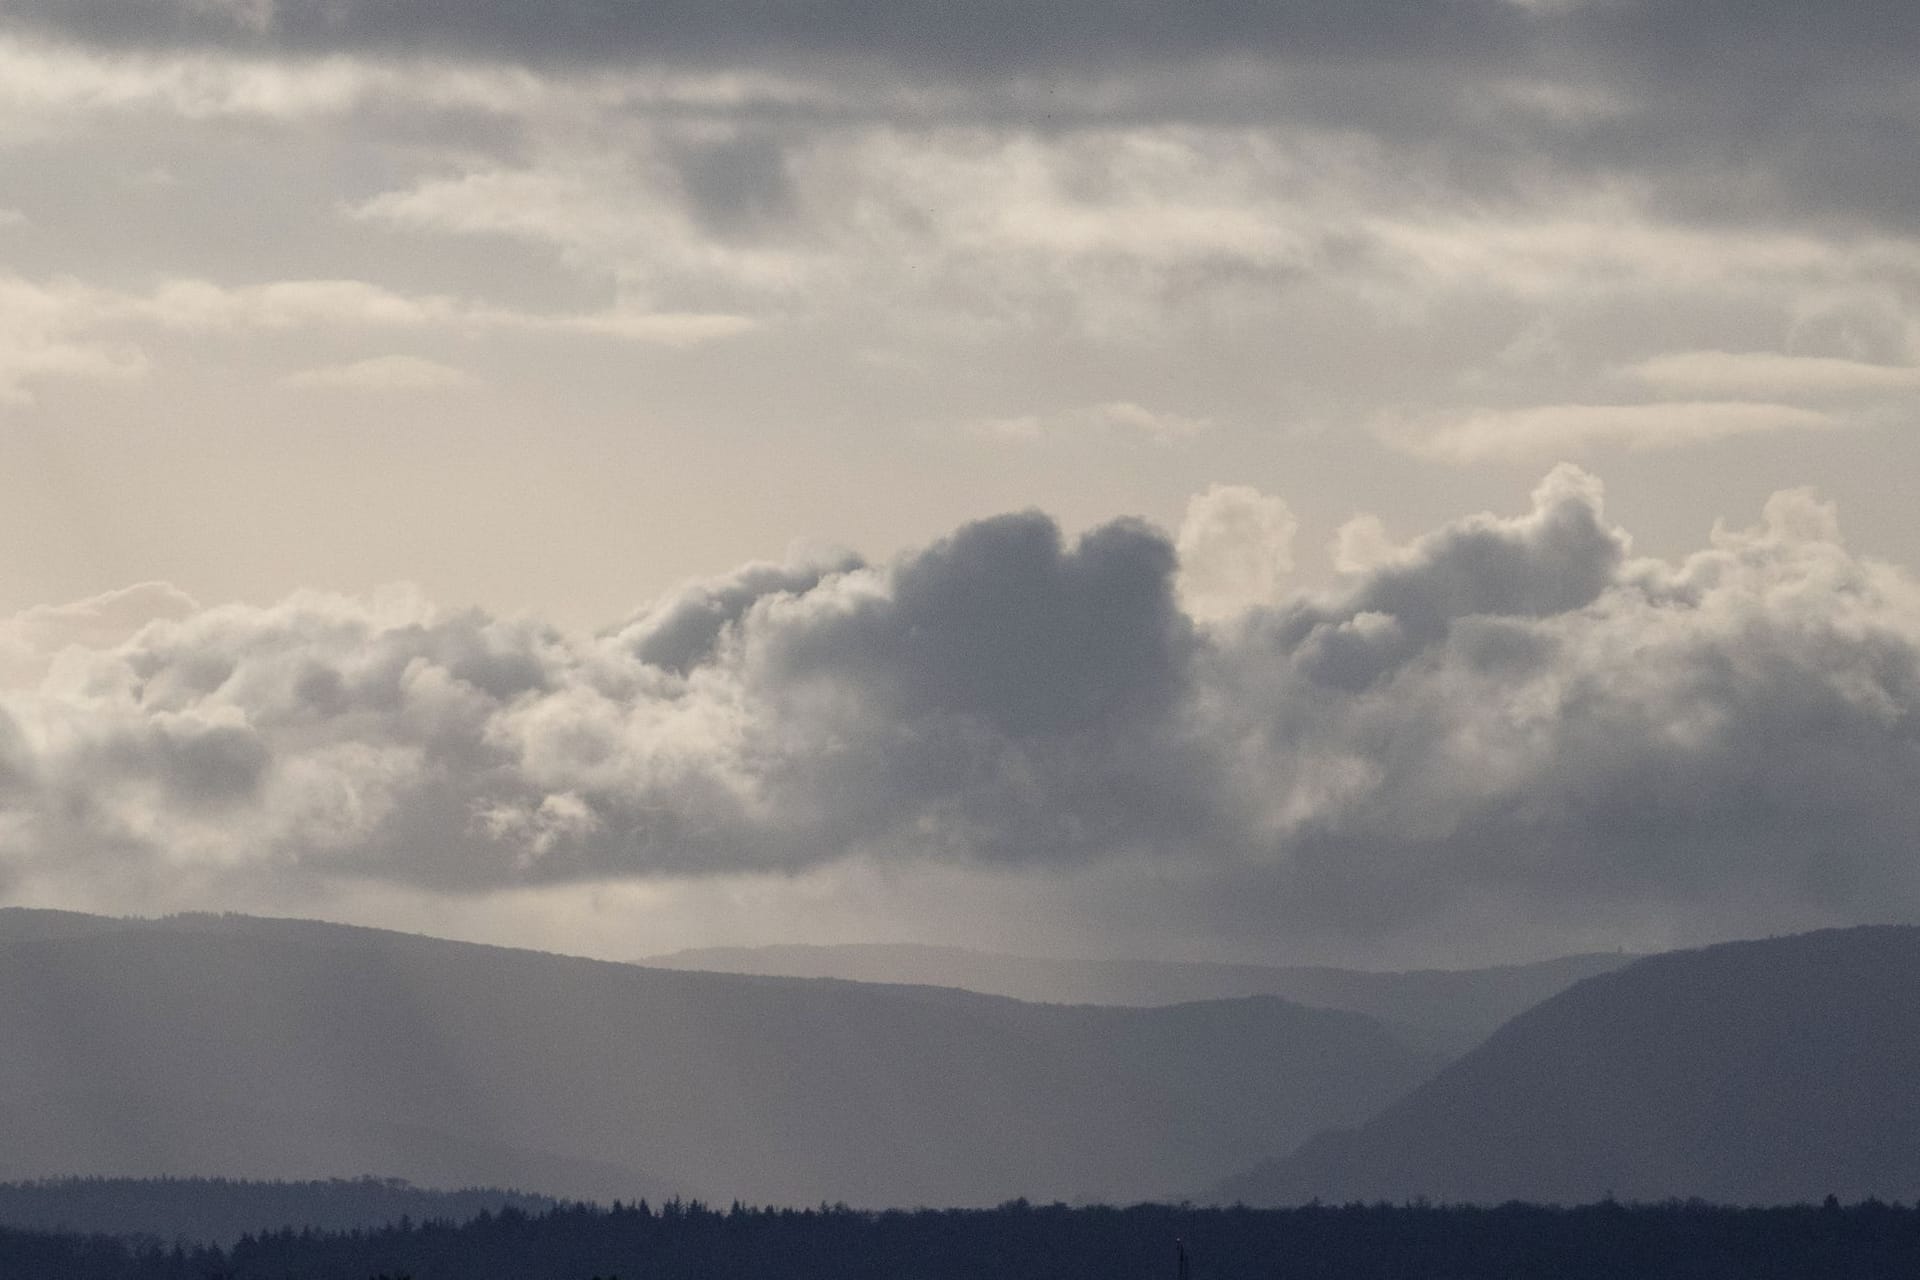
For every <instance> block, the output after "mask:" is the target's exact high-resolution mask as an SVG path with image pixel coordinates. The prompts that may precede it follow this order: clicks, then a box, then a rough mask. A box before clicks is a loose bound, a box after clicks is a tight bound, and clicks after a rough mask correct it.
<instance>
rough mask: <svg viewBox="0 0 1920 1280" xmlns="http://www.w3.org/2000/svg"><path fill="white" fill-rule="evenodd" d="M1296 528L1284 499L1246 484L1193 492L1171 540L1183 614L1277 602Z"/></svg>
mask: <svg viewBox="0 0 1920 1280" xmlns="http://www.w3.org/2000/svg"><path fill="white" fill-rule="evenodd" d="M1299 528H1300V522H1299V521H1298V520H1296V519H1294V516H1293V511H1292V510H1291V509H1290V508H1289V507H1288V506H1287V504H1286V503H1285V502H1283V501H1281V500H1280V499H1279V498H1276V497H1273V496H1271V495H1269V494H1264V493H1261V492H1260V491H1259V490H1258V489H1254V488H1251V487H1249V486H1247V485H1238V484H1216V485H1213V486H1212V487H1210V488H1209V489H1208V490H1207V491H1206V492H1205V493H1198V494H1195V495H1194V496H1193V497H1192V498H1191V499H1189V500H1188V502H1187V514H1186V518H1185V519H1184V520H1182V521H1181V522H1180V533H1179V537H1178V539H1177V541H1176V545H1177V547H1178V549H1179V552H1180V599H1181V602H1182V603H1183V604H1184V605H1185V606H1186V609H1187V612H1188V613H1190V614H1192V615H1193V616H1194V617H1196V618H1221V617H1230V616H1232V615H1234V614H1237V613H1243V612H1245V611H1246V610H1248V609H1250V608H1253V607H1254V606H1256V605H1270V604H1276V603H1278V601H1279V598H1280V594H1281V590H1282V585H1283V583H1284V581H1285V579H1286V576H1287V574H1288V572H1290V571H1291V570H1292V568H1293V535H1294V534H1295V533H1296V532H1297V531H1298V530H1299Z"/></svg>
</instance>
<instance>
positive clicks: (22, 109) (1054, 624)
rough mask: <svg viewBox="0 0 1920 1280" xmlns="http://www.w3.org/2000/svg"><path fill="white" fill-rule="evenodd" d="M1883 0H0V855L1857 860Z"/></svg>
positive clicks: (884, 911)
mask: <svg viewBox="0 0 1920 1280" xmlns="http://www.w3.org/2000/svg"><path fill="white" fill-rule="evenodd" d="M1916 66H1920V8H1916V7H1915V6H1913V5H1910V4H1905V3H1894V2H1892V0H1885V2H1881V0H1858V2H1851V3H1840V4H1834V5H1822V6H1809V5H1805V4H1789V3H1787V2H1786V0H1706V2H1702V3H1690V4H1684V5H1681V4H1671V3H1653V2H1652V0H1647V2H1645V3H1635V2H1634V0H1440V2H1435V0H1369V2H1368V3H1352V2H1351V0H1289V2H1287V3H1278V4H1276V3H1254V2H1252V0H1248V2H1246V3H1241V2H1239V0H1208V2H1206V3H1192V4H1182V5H1174V4H1152V3H1131V2H1119V3H1116V2H1112V0H1062V2H1060V3H1054V4H1047V5H1034V4H1027V3H1014V2H1013V0H1005V2H1001V0H989V2H985V3H978V4H967V5H956V4H951V3H943V2H938V0H893V2H891V3H871V2H869V0H822V3H818V4H810V5H803V6H796V5H789V4H782V3H774V2H773V0H710V2H702V3H694V2H693V0H685V2H682V0H663V2H660V3H641V2H638V0H627V2H616V3H609V2H607V0H415V2H413V3H407V4H395V3H392V2H391V0H10V3H7V4H6V5H5V6H4V8H0V557H3V559H0V564H4V572H0V618H4V619H6V620H4V621H0V900H4V901H8V902H17V903H35V904H49V905H66V906H79V907H91V908H99V909H106V910H141V909H144V910H153V909H165V908H172V907H232V908H235V909H246V910H262V911H273V912H278V913H292V914H315V915H324V916H330V917H333V918H347V919H355V920H364V921H369V922H377V923H386V924H394V925H399V926H402V927H415V928H423V929H428V930H431V931H437V932H448V933H461V934H464V935H466V936H475V937H486V938H492V939H499V940H504V941H514V942H526V943H532V944H535V945H547V946H554V947H557V948H560V949H566V950H584V951H592V952H594V953H597V954H607V955H615V956H626V955H638V954H644V953H648V952H653V951H658V950H662V949H665V948H669V947H673V946H680V945H692V944H698V943H704V942H755V941H794V940H804V941H832V940H836V939H850V940H852V939H858V940H868V939H898V938H919V939H925V940H928V941H938V942H959V943H973V944H977V945H983V946H990V947H1005V948H1011V949H1018V950H1026V951H1035V952H1060V953H1081V954H1085V953H1133V954H1155V955H1183V956H1208V957H1245V958H1272V959H1300V958H1305V959H1334V960H1341V961H1352V962H1359V963H1375V964H1405V963H1424V962H1436V963H1451V962H1465V961H1475V960H1485V959H1507V958H1519V957H1526V956H1533V955H1543V954H1550V953H1553V952H1556V951H1563V950H1569V949H1575V948H1577V947H1584V946H1604V947H1611V946H1614V945H1626V946H1651V945H1660V944H1663V943H1667V942H1679V941H1691V940H1697V939H1702V938H1708V937H1723V936H1733V935H1737V934H1744V933H1753V932H1768V931H1775V930H1782V929H1790V928H1799V927H1806V926H1810V925H1817V924H1826V923H1835V922H1845V921H1852V920H1867V919H1901V920H1913V919H1920V860H1916V857H1915V852H1914V848H1913V835H1914V833H1915V831H1916V830H1920V822H1917V821H1916V820H1917V819H1920V811H1916V805H1920V736H1917V725H1920V721H1916V718H1915V717H1916V712H1920V577H1916V570H1920V550H1916V548H1917V547H1920V504H1917V503H1915V502H1914V501H1913V500H1912V499H1911V497H1910V495H1909V492H1908V489H1909V484H1908V481H1907V477H1909V476H1912V475H1915V474H1920V440H1917V439H1916V438H1915V433H1914V432H1913V429H1912V422H1913V419H1914V411H1915V409H1916V407H1920V229H1916V225H1915V222H1914V210H1915V209H1916V208H1920V75H1916V73H1915V71H1914V68H1915V67H1916Z"/></svg>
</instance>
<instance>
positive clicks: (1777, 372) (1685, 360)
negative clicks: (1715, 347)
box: [1622, 351, 1920, 400]
mask: <svg viewBox="0 0 1920 1280" xmlns="http://www.w3.org/2000/svg"><path fill="white" fill-rule="evenodd" d="M1622 372H1623V373H1624V374H1625V375H1626V376H1627V377H1630V378H1633V379H1635V380H1636V381H1639V382H1643V383H1646V384H1647V385H1649V386H1653V387H1657V388H1659V389H1660V390H1662V391H1670V392H1676V393H1679V394H1682V395H1696V396H1698V395H1705V396H1713V395H1735V396H1738V395H1747V396H1766V397H1771V398H1777V399H1788V400H1793V399H1825V398H1830V397H1834V396H1859V395H1886V394H1889V393H1898V392H1902V391H1914V390H1916V389H1920V368H1915V367H1913V366H1910V365H1887V364H1870V363H1868V362H1866V361H1863V360H1848V359H1844V358H1841V357H1838V356H1799V355H1785V354H1782V353H1779V352H1772V351H1742V352H1732V351H1678V352H1673V353H1671V354H1668V355H1662V356H1654V357H1652V358H1651V359H1648V360H1643V361H1641V362H1639V363H1638V364H1635V365H1632V366H1631V367H1629V368H1627V369H1625V370H1623V371H1622Z"/></svg>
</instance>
